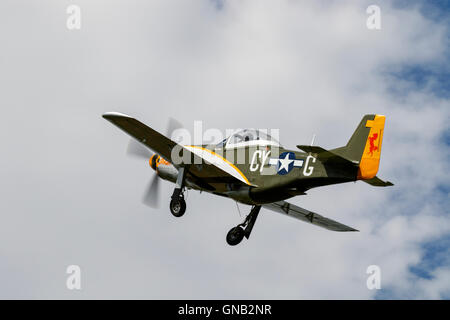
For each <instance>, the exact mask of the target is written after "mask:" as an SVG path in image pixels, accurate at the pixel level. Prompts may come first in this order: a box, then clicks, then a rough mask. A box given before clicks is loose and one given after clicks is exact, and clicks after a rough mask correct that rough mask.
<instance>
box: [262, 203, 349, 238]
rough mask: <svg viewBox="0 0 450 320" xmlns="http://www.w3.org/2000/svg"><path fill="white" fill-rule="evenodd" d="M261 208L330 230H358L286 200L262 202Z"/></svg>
mask: <svg viewBox="0 0 450 320" xmlns="http://www.w3.org/2000/svg"><path fill="white" fill-rule="evenodd" d="M262 206H263V208H266V209H269V210H272V211H275V212H279V213H282V214H285V215H288V216H290V217H293V218H296V219H299V220H302V221H304V222H308V223H311V224H314V225H316V226H319V227H322V228H325V229H328V230H332V231H341V232H345V231H358V230H356V229H353V228H351V227H349V226H346V225H344V224H342V223H339V222H337V221H334V220H331V219H328V218H325V217H324V216H321V215H320V214H318V213H315V212H312V211H309V210H306V209H303V208H300V207H298V206H296V205H293V204H291V203H289V202H286V201H278V202H272V203H269V204H263V205H262Z"/></svg>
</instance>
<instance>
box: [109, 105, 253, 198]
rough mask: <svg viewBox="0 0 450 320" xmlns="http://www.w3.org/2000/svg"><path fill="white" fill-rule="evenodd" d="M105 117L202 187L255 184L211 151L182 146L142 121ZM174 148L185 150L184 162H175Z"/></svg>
mask: <svg viewBox="0 0 450 320" xmlns="http://www.w3.org/2000/svg"><path fill="white" fill-rule="evenodd" d="M103 118H105V119H106V120H108V121H110V122H111V123H113V124H114V125H116V126H117V127H119V128H120V129H122V130H123V131H125V132H126V133H128V134H129V135H130V136H132V137H133V138H135V139H136V140H137V141H139V142H140V143H142V144H144V145H145V146H147V147H148V148H150V149H151V150H153V151H154V152H156V153H158V154H159V155H160V156H162V157H163V158H164V159H165V160H167V161H169V162H170V163H172V164H173V165H174V166H175V167H177V168H179V167H186V168H187V171H188V174H189V176H190V179H192V181H193V182H194V183H195V184H197V185H199V186H201V187H202V188H205V189H207V190H211V191H214V190H215V187H214V186H212V184H214V183H234V184H243V185H252V184H251V183H250V182H249V181H248V179H247V178H246V177H245V175H244V174H243V173H242V172H241V171H240V170H239V169H238V168H236V167H235V166H234V165H233V164H231V163H229V162H228V161H227V160H226V159H224V158H222V157H221V156H220V155H218V154H216V153H215V152H213V151H211V150H207V149H205V148H201V147H196V146H182V145H179V144H178V143H176V142H174V141H172V140H171V139H169V138H167V137H166V136H164V135H162V134H161V133H159V132H157V131H156V130H153V129H152V128H150V127H148V126H147V125H145V124H143V123H142V122H140V121H139V120H137V119H135V118H133V117H130V116H127V115H125V114H122V113H118V112H107V113H105V114H104V115H103ZM174 148H177V149H176V150H180V151H181V153H180V154H181V155H182V156H181V159H180V160H181V163H178V162H175V161H173V159H172V150H173V149H174ZM191 164H194V165H191ZM195 164H201V165H200V166H197V165H195Z"/></svg>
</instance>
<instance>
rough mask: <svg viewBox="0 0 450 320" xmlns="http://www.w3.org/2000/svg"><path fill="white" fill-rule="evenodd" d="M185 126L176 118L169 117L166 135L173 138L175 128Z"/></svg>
mask: <svg viewBox="0 0 450 320" xmlns="http://www.w3.org/2000/svg"><path fill="white" fill-rule="evenodd" d="M181 128H183V125H182V124H181V123H180V122H179V121H177V120H175V119H174V118H169V122H168V123H167V130H166V135H167V137H168V138H169V139H172V138H173V137H172V134H173V132H174V131H175V130H177V129H181Z"/></svg>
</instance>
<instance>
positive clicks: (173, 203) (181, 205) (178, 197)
mask: <svg viewBox="0 0 450 320" xmlns="http://www.w3.org/2000/svg"><path fill="white" fill-rule="evenodd" d="M169 208H170V213H172V214H173V215H174V216H175V217H177V218H179V217H181V216H182V215H184V213H185V212H186V201H185V200H184V196H183V190H182V189H179V188H176V189H175V190H174V191H173V194H172V199H171V200H170V205H169Z"/></svg>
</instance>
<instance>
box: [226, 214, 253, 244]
mask: <svg viewBox="0 0 450 320" xmlns="http://www.w3.org/2000/svg"><path fill="white" fill-rule="evenodd" d="M259 210H261V206H254V207H253V208H252V210H251V211H250V214H249V215H248V216H247V217H246V218H245V221H244V222H243V223H241V224H240V225H238V226H236V227H234V228H232V229H231V230H230V231H228V233H227V243H228V244H229V245H230V246H236V245H238V244H239V243H241V241H242V239H244V237H246V238H247V239H248V238H249V237H250V233H251V232H252V229H253V226H254V225H255V222H256V218H257V217H258V214H259Z"/></svg>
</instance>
